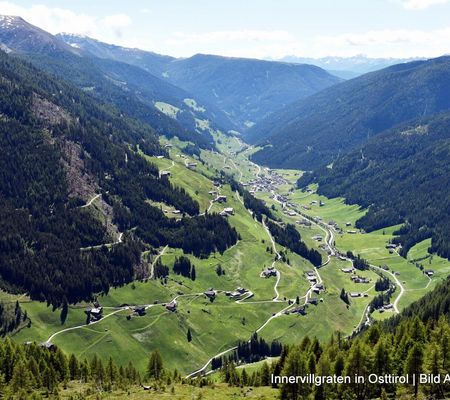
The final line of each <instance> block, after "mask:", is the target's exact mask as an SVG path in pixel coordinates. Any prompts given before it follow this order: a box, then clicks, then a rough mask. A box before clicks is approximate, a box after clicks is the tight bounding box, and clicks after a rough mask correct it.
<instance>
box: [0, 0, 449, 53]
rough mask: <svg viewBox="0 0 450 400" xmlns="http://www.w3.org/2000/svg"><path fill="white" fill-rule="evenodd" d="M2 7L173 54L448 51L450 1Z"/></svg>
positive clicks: (117, 1)
mask: <svg viewBox="0 0 450 400" xmlns="http://www.w3.org/2000/svg"><path fill="white" fill-rule="evenodd" d="M0 14H14V15H20V16H22V17H23V18H25V19H26V20H28V21H29V22H31V23H33V24H35V25H38V26H39V27H41V28H43V29H45V30H47V31H49V32H51V33H58V32H61V31H65V32H70V33H78V34H84V35H88V36H91V37H94V38H96V39H99V40H102V41H106V42H109V43H116V44H120V45H123V46H128V47H138V48H142V49H145V50H152V51H155V52H158V53H162V54H169V55H173V56H190V55H192V54H195V53H209V54H221V55H229V56H243V57H256V58H281V57H283V56H285V55H296V56H303V57H323V56H353V55H357V54H365V55H368V56H371V57H434V56H438V55H442V54H448V53H450V18H449V17H450V0H339V1H338V0H158V1H154V0H147V1H144V0H129V1H124V0H76V1H74V0H71V1H66V0H58V1H56V0H36V1H34V0H26V1H25V0H11V1H0Z"/></svg>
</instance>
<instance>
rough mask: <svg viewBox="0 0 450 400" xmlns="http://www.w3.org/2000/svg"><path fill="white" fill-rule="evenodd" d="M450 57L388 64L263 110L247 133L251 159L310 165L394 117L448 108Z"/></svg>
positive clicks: (348, 147) (325, 160)
mask: <svg viewBox="0 0 450 400" xmlns="http://www.w3.org/2000/svg"><path fill="white" fill-rule="evenodd" d="M449 91H450V57H441V58H436V59H431V60H428V61H415V62H410V63H405V64H399V65H394V66H392V67H389V68H386V69H383V70H381V71H376V72H372V73H369V74H366V75H363V76H361V77H358V78H355V79H352V80H350V81H346V82H343V83H340V84H338V85H335V86H333V87H331V88H329V89H325V90H323V91H322V92H320V93H318V94H316V95H313V96H311V97H309V98H308V99H306V100H302V101H299V102H297V103H294V104H292V105H291V106H289V107H287V108H286V109H285V110H283V111H281V112H278V113H275V114H273V115H272V116H269V117H268V118H267V119H266V120H264V121H261V123H260V124H258V125H257V126H255V127H254V128H252V129H251V130H250V131H249V132H248V134H247V139H248V140H250V141H251V142H254V143H263V144H268V145H269V146H267V147H266V148H264V149H263V150H262V151H260V152H258V153H256V154H255V156H254V160H255V161H256V162H259V163H263V164H266V165H269V166H272V167H292V168H300V169H306V170H310V169H312V168H316V167H318V166H320V165H325V164H328V163H330V162H332V161H333V160H335V159H336V158H337V157H338V156H339V155H342V154H343V153H346V152H348V151H350V150H352V149H353V148H355V147H356V146H358V145H359V144H362V143H364V142H365V141H367V140H368V139H370V138H371V137H373V136H376V135H377V134H379V133H381V132H383V131H384V130H386V129H389V128H391V127H393V126H395V125H397V124H399V123H402V122H406V121H409V120H411V119H413V118H418V117H426V116H429V115H432V114H436V113H438V112H441V111H445V110H449V109H450V97H449V96H448V93H449Z"/></svg>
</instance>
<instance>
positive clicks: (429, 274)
mask: <svg viewBox="0 0 450 400" xmlns="http://www.w3.org/2000/svg"><path fill="white" fill-rule="evenodd" d="M423 272H424V274H425V275H427V276H430V277H431V276H433V275H434V271H433V270H432V269H426V270H424V271H423Z"/></svg>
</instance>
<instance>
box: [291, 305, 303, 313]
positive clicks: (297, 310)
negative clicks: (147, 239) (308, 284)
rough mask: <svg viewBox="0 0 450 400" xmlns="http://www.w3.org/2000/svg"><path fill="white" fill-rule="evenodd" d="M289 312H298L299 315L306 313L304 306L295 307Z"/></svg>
mask: <svg viewBox="0 0 450 400" xmlns="http://www.w3.org/2000/svg"><path fill="white" fill-rule="evenodd" d="M291 314H300V315H306V307H305V306H301V307H295V308H293V309H292V310H291Z"/></svg>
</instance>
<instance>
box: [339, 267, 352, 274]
mask: <svg viewBox="0 0 450 400" xmlns="http://www.w3.org/2000/svg"><path fill="white" fill-rule="evenodd" d="M341 271H342V272H344V273H345V274H351V273H352V272H353V268H341Z"/></svg>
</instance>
